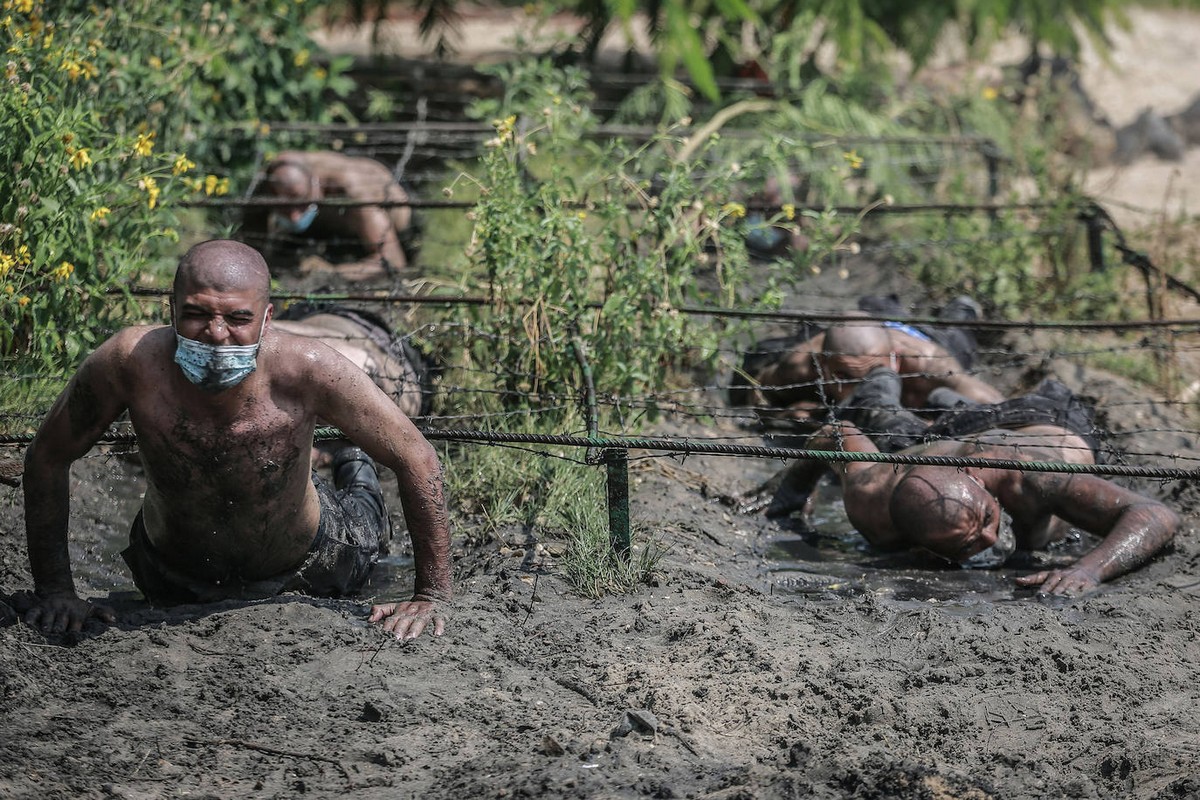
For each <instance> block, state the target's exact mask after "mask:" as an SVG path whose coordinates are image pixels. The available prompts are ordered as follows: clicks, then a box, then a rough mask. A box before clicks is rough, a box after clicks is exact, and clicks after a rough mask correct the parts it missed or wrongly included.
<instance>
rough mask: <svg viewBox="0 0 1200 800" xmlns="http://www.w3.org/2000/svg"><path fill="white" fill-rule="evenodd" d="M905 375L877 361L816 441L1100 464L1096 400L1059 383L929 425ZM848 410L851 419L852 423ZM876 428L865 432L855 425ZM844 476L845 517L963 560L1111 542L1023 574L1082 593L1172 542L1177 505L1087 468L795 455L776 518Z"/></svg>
mask: <svg viewBox="0 0 1200 800" xmlns="http://www.w3.org/2000/svg"><path fill="white" fill-rule="evenodd" d="M899 387H900V379H899V376H897V375H895V373H891V372H890V371H888V370H886V369H882V368H877V369H876V370H874V371H873V372H872V373H871V375H870V376H869V378H868V380H867V381H865V382H864V384H863V385H862V386H860V388H859V389H858V390H857V391H856V392H855V395H854V396H853V397H852V398H850V400H851V402H850V403H847V404H846V405H845V406H843V407H842V410H843V411H850V412H851V413H845V414H844V415H843V418H841V419H834V420H831V421H830V422H828V423H827V424H826V425H824V426H823V427H822V428H821V429H820V430H819V431H818V432H817V433H816V434H814V435H813V436H812V437H811V438H810V439H809V442H808V445H807V446H808V448H809V449H812V450H831V451H843V452H850V453H880V452H895V453H900V454H904V455H929V456H958V457H966V458H976V459H992V460H997V459H999V460H1011V461H1029V462H1034V461H1038V462H1065V463H1069V464H1081V465H1088V464H1095V463H1098V462H1100V461H1102V460H1104V451H1103V450H1102V437H1101V436H1100V435H1099V433H1100V432H1099V431H1098V429H1097V428H1096V427H1095V425H1094V422H1093V420H1092V417H1091V413H1090V409H1089V408H1087V407H1086V406H1085V405H1084V404H1082V403H1081V402H1080V401H1079V399H1078V398H1076V397H1075V396H1074V395H1073V394H1072V393H1071V392H1069V391H1068V390H1067V389H1066V387H1064V386H1062V384H1059V383H1058V382H1057V381H1046V382H1044V383H1043V384H1042V385H1040V386H1039V387H1038V388H1037V389H1036V390H1035V391H1034V392H1032V393H1030V394H1029V395H1026V396H1023V397H1020V398H1013V399H1010V400H1006V401H1003V402H1001V403H996V404H968V403H963V404H960V405H959V406H957V407H955V408H954V409H951V410H949V411H947V412H945V413H944V414H943V415H942V416H941V417H940V418H939V419H938V420H937V421H936V422H934V423H933V424H930V423H928V422H925V421H923V420H920V419H919V418H918V417H916V415H914V414H912V413H911V412H910V411H907V410H905V409H902V408H900V407H899V406H898V403H897V398H898V397H899V393H900V388H899ZM846 417H852V418H853V419H854V421H849V420H848V419H846ZM856 422H857V423H864V424H870V425H872V426H873V431H874V432H873V433H872V434H871V435H867V434H866V433H864V432H863V431H862V430H861V429H860V428H859V427H858V425H857V424H856ZM828 469H832V470H833V471H834V473H835V474H836V475H837V476H838V477H839V479H840V481H841V486H842V494H843V499H844V502H845V506H846V512H847V516H848V517H849V519H850V522H851V523H852V524H853V525H854V526H855V528H856V529H857V530H858V531H859V532H860V533H861V534H862V535H863V536H864V537H865V538H866V539H867V541H869V542H871V543H872V544H873V545H875V546H876V547H879V548H881V549H903V548H909V547H923V548H925V549H926V550H929V551H931V552H933V553H936V554H937V555H939V556H942V557H943V558H946V559H948V560H950V561H952V562H955V563H959V564H963V565H965V566H977V567H993V566H1000V565H1001V564H1003V563H1004V561H1005V560H1006V559H1007V557H1008V556H1009V555H1010V554H1011V553H1012V552H1013V551H1014V550H1015V549H1022V550H1036V549H1042V548H1044V547H1045V546H1046V545H1048V544H1050V543H1051V542H1055V541H1059V540H1062V539H1064V538H1066V537H1067V536H1068V535H1069V534H1070V531H1071V528H1072V526H1074V527H1076V528H1079V529H1081V530H1084V531H1087V532H1089V533H1092V534H1095V535H1097V536H1101V537H1103V541H1102V542H1101V543H1100V544H1099V545H1098V546H1097V547H1096V548H1094V549H1093V550H1092V551H1090V552H1089V553H1087V554H1086V555H1085V556H1083V557H1082V558H1080V559H1079V560H1078V561H1077V562H1075V563H1074V564H1072V565H1071V566H1069V567H1065V568H1062V569H1054V570H1044V571H1039V572H1036V573H1034V574H1032V575H1028V576H1024V577H1021V578H1018V579H1017V583H1018V584H1020V585H1022V586H1030V587H1037V588H1038V589H1039V591H1040V592H1042V593H1045V594H1055V595H1078V594H1081V593H1083V592H1086V591H1088V590H1090V589H1092V588H1095V587H1096V586H1097V585H1099V584H1100V583H1102V582H1104V581H1106V580H1109V579H1111V578H1113V577H1116V576H1117V575H1121V574H1123V573H1125V572H1128V571H1129V570H1132V569H1134V568H1136V567H1137V566H1139V565H1141V564H1142V563H1144V562H1145V561H1147V560H1149V558H1150V557H1151V556H1153V555H1154V554H1156V553H1157V552H1159V551H1160V550H1161V549H1162V548H1163V547H1165V546H1166V545H1167V543H1169V542H1170V541H1171V539H1172V538H1173V537H1174V535H1175V531H1176V530H1177V528H1178V527H1179V518H1178V517H1177V515H1176V514H1175V513H1174V512H1173V511H1171V510H1170V509H1168V508H1167V507H1166V506H1164V505H1163V504H1162V503H1160V502H1158V501H1157V500H1154V499H1151V498H1148V497H1145V496H1143V495H1139V494H1137V493H1135V492H1133V491H1131V490H1129V489H1126V488H1123V487H1121V486H1118V485H1117V484H1115V483H1112V482H1111V481H1108V480H1105V479H1103V478H1100V477H1097V476H1095V475H1089V474H1063V473H1053V472H1027V471H1023V470H1020V469H1012V468H1004V469H1001V468H991V467H963V468H958V467H941V466H927V465H907V464H894V463H885V462H833V463H831V464H826V463H825V462H818V461H798V462H796V463H795V464H793V465H792V466H791V467H789V468H788V469H787V470H786V471H785V472H784V473H783V474H782V475H781V476H780V478H779V481H778V486H777V488H776V491H775V495H774V497H773V498H772V500H771V504H770V506H769V507H767V514H768V516H783V515H786V514H790V513H791V512H793V511H795V510H799V509H803V508H806V507H807V504H808V501H809V499H810V497H811V493H812V490H813V488H814V486H815V485H816V482H817V480H819V479H820V477H821V476H822V475H823V474H824V473H825V472H826V471H827V470H828Z"/></svg>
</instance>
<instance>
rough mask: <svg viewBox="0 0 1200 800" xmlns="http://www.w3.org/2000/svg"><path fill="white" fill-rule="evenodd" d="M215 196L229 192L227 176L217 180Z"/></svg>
mask: <svg viewBox="0 0 1200 800" xmlns="http://www.w3.org/2000/svg"><path fill="white" fill-rule="evenodd" d="M216 192H217V196H218V197H220V196H221V195H226V194H229V178H221V180H219V181H217V189H216Z"/></svg>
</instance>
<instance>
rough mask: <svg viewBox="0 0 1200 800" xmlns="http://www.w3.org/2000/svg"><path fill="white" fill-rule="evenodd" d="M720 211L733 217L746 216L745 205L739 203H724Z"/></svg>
mask: <svg viewBox="0 0 1200 800" xmlns="http://www.w3.org/2000/svg"><path fill="white" fill-rule="evenodd" d="M721 212H722V213H724V214H728V215H729V216H731V217H733V218H734V219H741V218H742V217H744V216H746V207H745V206H744V205H742V204H741V203H726V204H725V205H723V206H721Z"/></svg>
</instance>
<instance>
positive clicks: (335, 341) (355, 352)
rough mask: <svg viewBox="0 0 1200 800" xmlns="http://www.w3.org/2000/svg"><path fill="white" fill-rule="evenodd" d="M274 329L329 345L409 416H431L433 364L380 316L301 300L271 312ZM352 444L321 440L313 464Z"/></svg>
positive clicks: (322, 464)
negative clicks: (281, 310) (365, 374)
mask: <svg viewBox="0 0 1200 800" xmlns="http://www.w3.org/2000/svg"><path fill="white" fill-rule="evenodd" d="M271 327H272V328H273V329H274V330H275V331H276V332H277V333H278V332H283V333H290V334H292V335H293V336H305V337H308V338H310V339H316V340H318V341H320V342H323V343H324V344H326V345H329V346H330V347H331V348H333V349H334V350H336V351H337V352H338V353H340V354H341V355H342V356H344V357H345V358H347V359H349V361H350V362H351V363H352V364H354V365H355V366H357V367H358V368H359V369H361V370H362V371H363V372H365V373H367V375H368V376H370V378H371V380H372V381H374V383H375V385H376V386H378V387H379V388H380V389H381V390H382V391H383V393H384V394H386V395H387V396H388V397H390V398H391V399H392V402H394V403H395V404H396V405H397V407H399V409H400V410H401V411H403V412H404V413H405V414H406V415H407V416H408V417H410V418H412V417H421V416H425V415H427V414H429V411H430V406H431V404H432V399H433V375H434V372H435V371H436V368H435V365H434V364H433V363H432V362H431V361H430V360H429V359H428V358H427V357H426V356H425V355H424V354H423V353H421V352H420V351H419V350H417V348H416V347H414V346H413V345H412V344H411V343H410V342H409V341H408V340H407V339H406V338H404V337H401V336H397V335H396V334H394V333H393V332H392V329H391V327H390V326H389V325H388V323H387V322H386V321H385V320H384V319H383V318H381V317H379V316H378V315H376V314H374V313H372V312H370V311H367V310H365V309H357V308H348V307H345V306H340V305H336V304H333V303H307V302H302V303H294V304H292V305H289V306H288V307H287V308H285V309H284V310H283V312H282V313H280V314H275V315H273V316H272V318H271ZM349 444H350V443H349V442H348V441H346V440H345V439H333V440H329V439H325V440H322V441H319V442H317V444H316V447H315V448H314V450H313V466H314V467H326V466H329V464H330V462H331V459H332V456H333V454H334V453H335V452H336V451H337V450H338V449H340V448H341V447H345V446H348V445H349Z"/></svg>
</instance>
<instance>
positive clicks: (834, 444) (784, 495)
mask: <svg viewBox="0 0 1200 800" xmlns="http://www.w3.org/2000/svg"><path fill="white" fill-rule="evenodd" d="M805 447H806V449H808V450H823V451H833V452H866V453H877V452H879V448H877V447H876V446H875V443H874V442H872V441H871V440H870V439H869V438H868V437H867V436H866V435H865V434H864V433H863V432H862V431H860V430H859V429H858V428H856V427H854V426H853V425H851V424H850V423H848V422H829V423H826V424H825V425H823V426H822V427H821V428H820V429H818V430H817V431H816V432H815V433H813V434H812V436H810V437H809V439H808V441H807V442H806V443H805ZM848 466H849V463H848V462H844V461H819V460H816V459H799V460H797V461H795V462H793V463H792V464H791V465H790V466H789V467H788V468H787V469H785V470H784V471H783V472H781V473H780V474H779V475H778V476H777V478H776V479H772V481H770V482H768V485H769V487H770V488H771V489H773V490H774V491H773V494H772V496H771V498H770V501H769V502H768V503H766V504H765V509H766V515H767V516H768V517H783V516H787V515H788V514H791V513H793V512H795V511H800V510H802V509H805V508H806V507H807V506H808V502H809V498H810V497H811V496H812V492H813V490H814V489H815V488H816V486H817V482H818V481H819V480H820V479H821V476H822V475H824V474H825V472H826V471H827V470H830V469H832V470H833V471H834V472H835V473H837V474H838V475H839V476H844V475H845V473H846V470H847V468H848ZM765 491H767V488H766V487H760V492H762V493H765ZM763 507H764V505H763V504H762V503H761V502H760V503H759V506H758V508H763ZM743 509H744V510H758V509H757V508H754V507H753V506H752V505H749V504H747V505H744V506H743Z"/></svg>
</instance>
